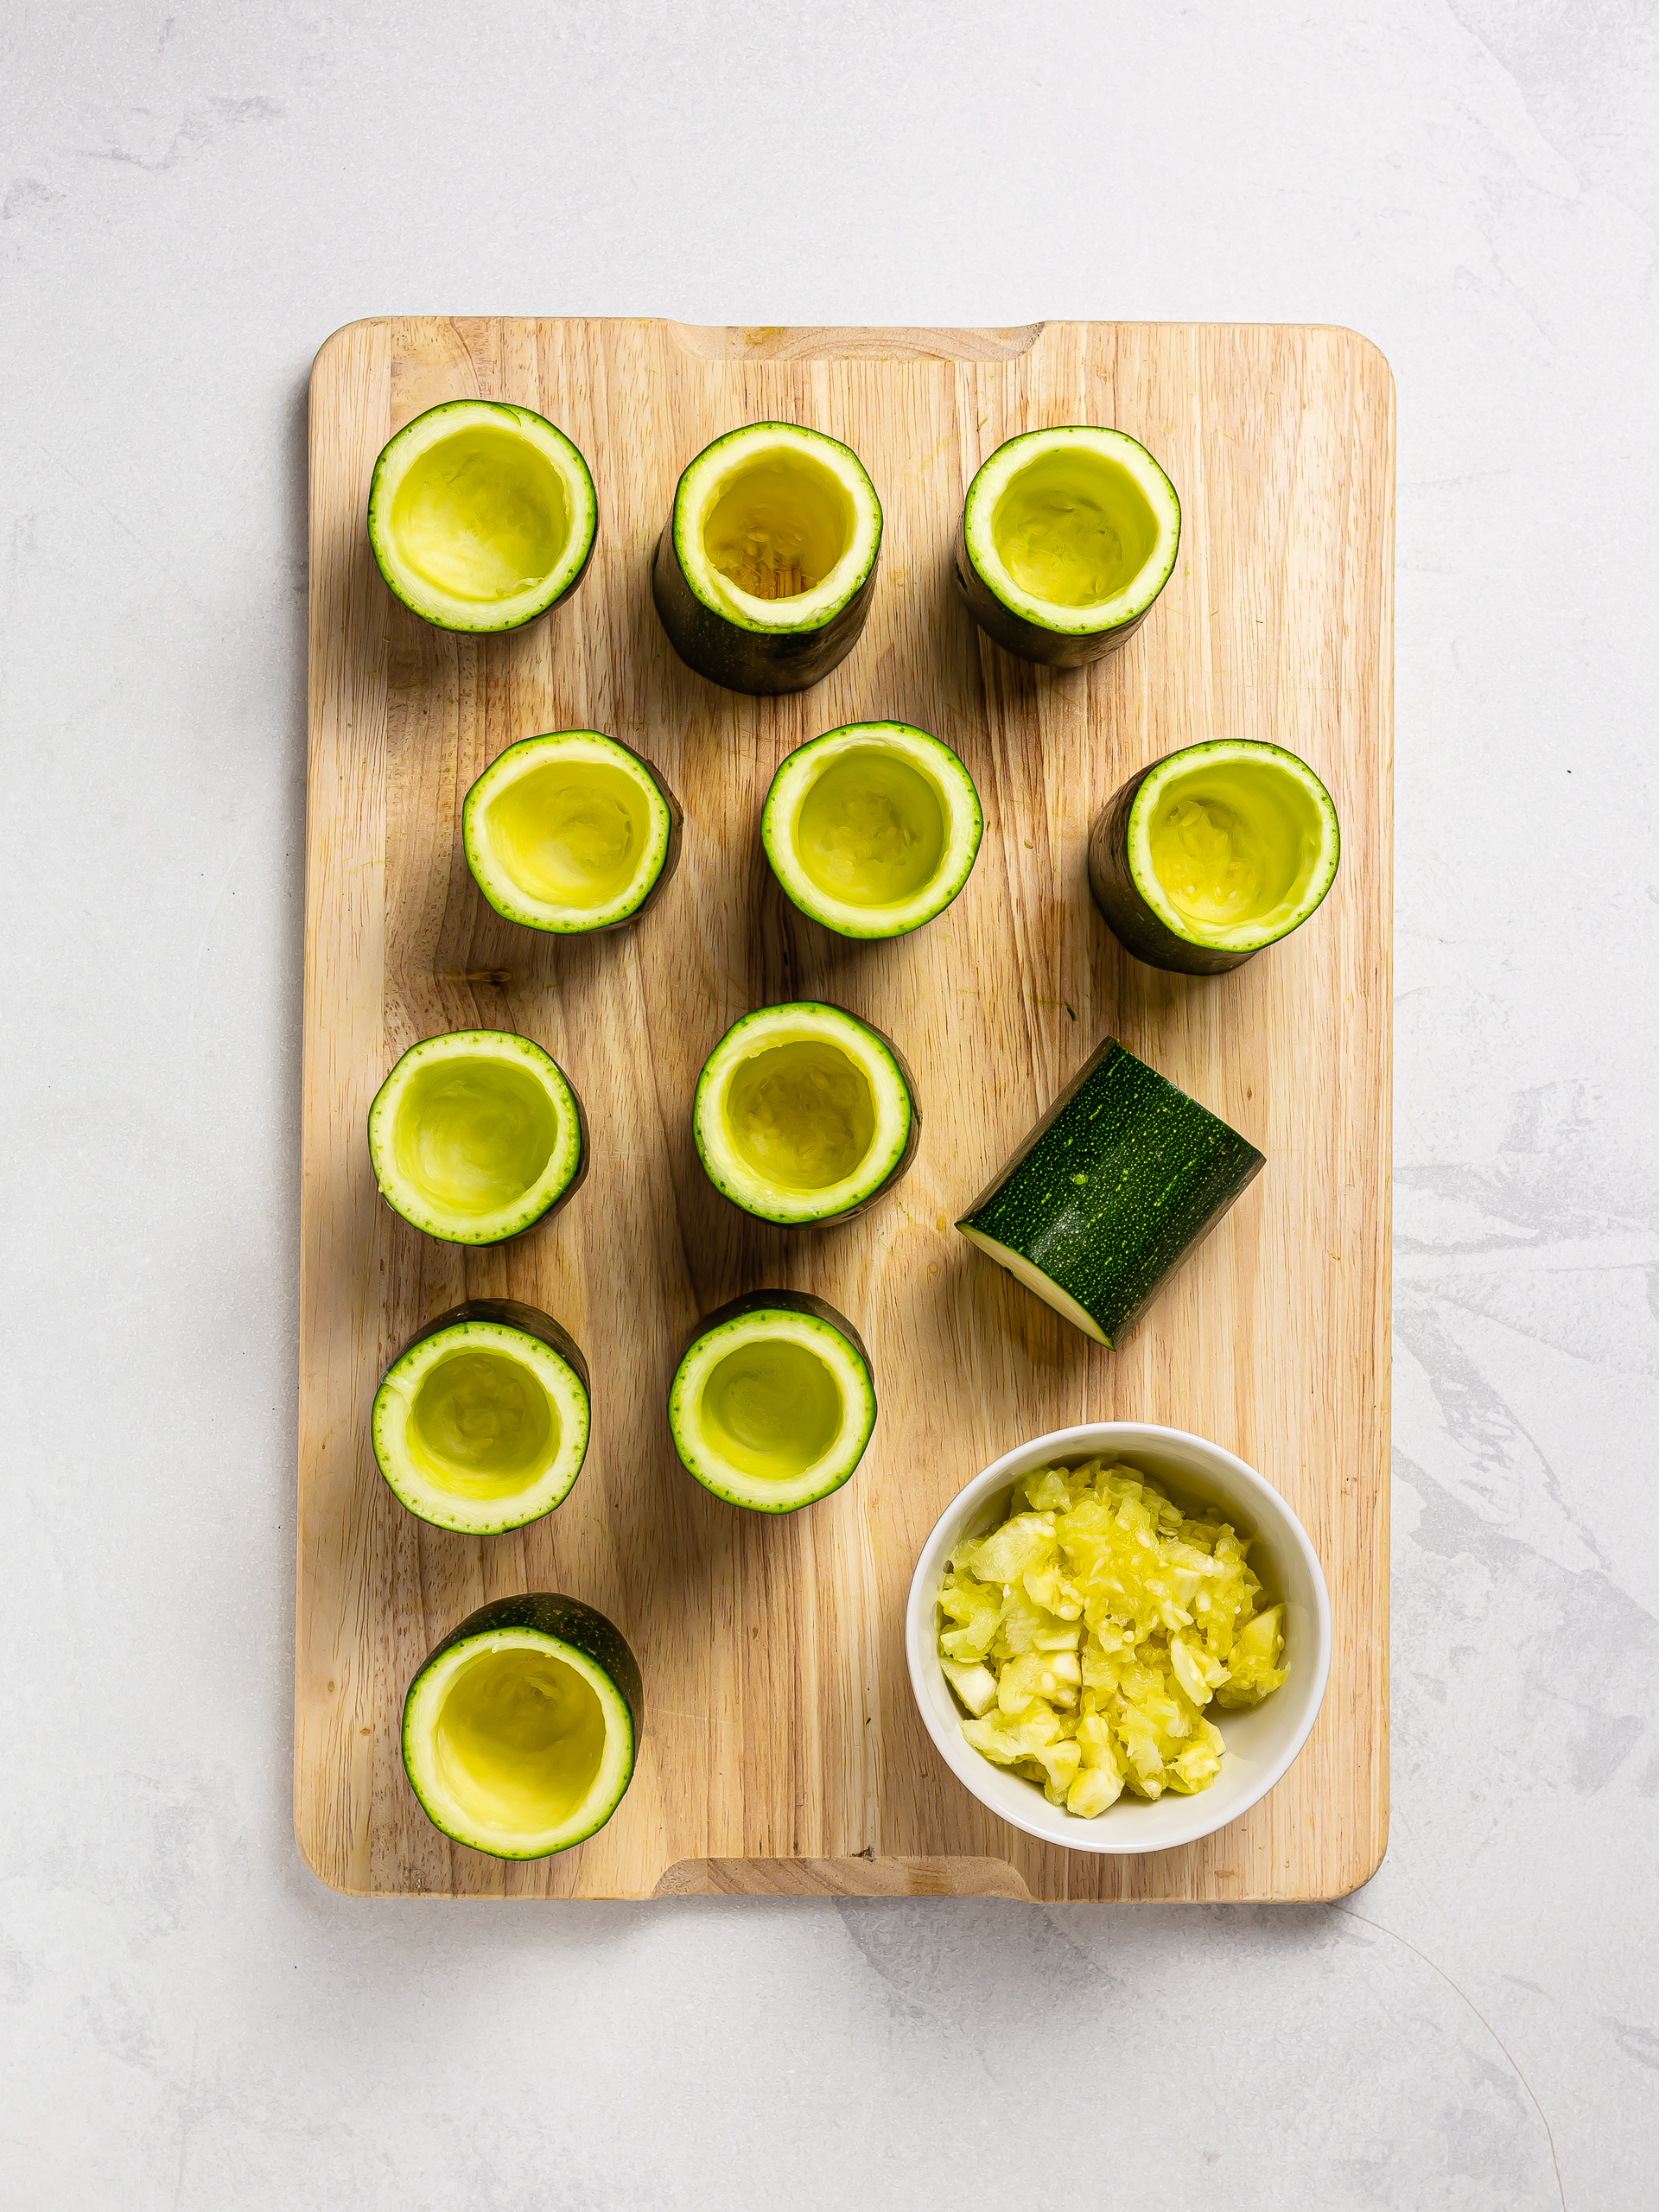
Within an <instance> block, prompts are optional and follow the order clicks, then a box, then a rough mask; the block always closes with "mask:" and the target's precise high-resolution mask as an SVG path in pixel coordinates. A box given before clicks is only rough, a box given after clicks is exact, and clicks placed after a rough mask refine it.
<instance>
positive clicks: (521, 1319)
mask: <svg viewBox="0 0 1659 2212" xmlns="http://www.w3.org/2000/svg"><path fill="white" fill-rule="evenodd" d="M465 1321H493V1322H494V1323H495V1325H497V1327H498V1328H503V1329H518V1331H520V1332H522V1334H524V1336H527V1337H534V1338H536V1339H537V1342H538V1343H540V1344H545V1345H546V1346H547V1348H548V1350H549V1351H556V1352H557V1354H558V1355H559V1357H560V1358H561V1359H562V1360H563V1362H564V1363H565V1365H566V1366H567V1367H569V1368H573V1369H574V1370H575V1373H576V1376H577V1377H578V1379H579V1380H580V1382H581V1383H582V1389H584V1390H586V1391H587V1392H588V1396H589V1397H590V1398H591V1396H592V1395H593V1384H592V1383H591V1382H590V1381H589V1379H588V1363H587V1361H586V1360H585V1359H584V1358H583V1357H582V1348H581V1346H580V1345H579V1344H577V1342H576V1340H575V1338H574V1337H572V1336H570V1335H569V1334H568V1333H567V1332H565V1331H564V1330H563V1329H562V1328H561V1327H560V1326H559V1325H558V1323H557V1322H556V1320H555V1319H553V1317H552V1315H551V1314H550V1313H543V1312H542V1310H541V1308H540V1306H525V1305H523V1304H521V1303H520V1301H519V1300H518V1299H516V1298H469V1299H467V1300H466V1302H465V1303H464V1304H463V1305H461V1306H451V1307H450V1308H449V1311H448V1313H440V1314H438V1315H436V1316H435V1319H432V1320H430V1321H429V1322H428V1323H427V1324H426V1326H425V1327H424V1328H423V1329H416V1332H415V1333H414V1335H413V1336H412V1337H411V1338H410V1340H409V1342H408V1343H407V1344H405V1345H404V1348H403V1350H402V1351H400V1352H399V1353H398V1355H397V1359H406V1358H407V1357H409V1355H410V1352H412V1351H414V1349H415V1347H416V1344H424V1343H425V1342H426V1340H427V1338H429V1337H435V1336H437V1335H439V1334H440V1333H441V1332H442V1331H443V1330H445V1329H454V1328H458V1327H459V1326H460V1325H461V1323H462V1322H465ZM397 1359H394V1360H391V1361H389V1362H388V1363H387V1370H386V1371H387V1373H388V1374H390V1373H391V1369H392V1368H394V1367H396V1365H397Z"/></svg>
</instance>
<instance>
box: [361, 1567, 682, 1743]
mask: <svg viewBox="0 0 1659 2212" xmlns="http://www.w3.org/2000/svg"><path fill="white" fill-rule="evenodd" d="M508 1628H528V1629H534V1630H536V1631H537V1634H538V1635H542V1636H551V1637H556V1638H557V1639H558V1641H559V1642H560V1643H568V1644H569V1645H571V1646H572V1648H573V1649H575V1650H577V1651H582V1652H585V1653H586V1654H587V1656H588V1658H590V1659H591V1660H592V1661H593V1662H594V1665H595V1666H596V1667H597V1668H598V1669H600V1671H601V1674H603V1675H605V1677H606V1678H607V1681H610V1682H611V1683H612V1684H613V1686H614V1687H615V1688H616V1689H617V1691H618V1692H619V1694H620V1696H621V1699H622V1702H623V1703H624V1704H625V1705H626V1707H627V1708H628V1720H629V1724H630V1726H631V1727H632V1734H633V1741H632V1748H631V1753H630V1758H629V1766H630V1768H632V1764H633V1760H634V1759H635V1758H637V1757H638V1756H639V1738H640V1737H641V1735H642V1734H643V1733H644V1732H645V1684H644V1682H643V1681H642V1680H641V1678H640V1674H639V1661H638V1660H637V1659H636V1658H635V1657H634V1656H633V1654H632V1651H631V1650H630V1649H628V1646H627V1643H626V1641H625V1639H624V1637H623V1635H622V1631H621V1630H620V1629H619V1628H617V1627H616V1626H615V1625H614V1624H613V1623H612V1622H610V1621H608V1620H607V1619H606V1618H605V1616H604V1614H603V1613H601V1612H597V1611H594V1607H593V1606H592V1605H583V1604H582V1600H581V1599H580V1598H563V1597H560V1596H558V1595H557V1594H556V1592H551V1591H546V1590H531V1591H527V1592H524V1595H523V1596H522V1597H518V1598H497V1599H493V1601H492V1602H491V1603H490V1604H489V1605H480V1607H479V1609H478V1611H476V1612H475V1613H468V1614H467V1618H466V1619H465V1620H464V1621H462V1622H461V1625H460V1627H459V1628H455V1629H452V1630H450V1632H449V1634H448V1636H446V1637H444V1639H443V1642H442V1643H439V1644H435V1645H434V1646H433V1648H432V1649H431V1650H430V1651H429V1652H428V1653H427V1655H426V1657H425V1658H424V1659H423V1661H422V1662H421V1664H420V1666H419V1667H418V1668H417V1669H416V1673H415V1675H414V1677H413V1679H412V1680H411V1681H410V1685H409V1689H408V1691H407V1693H406V1694H405V1695H404V1714H405V1716H407V1714H408V1711H409V1700H410V1698H411V1697H413V1696H414V1694H415V1686H416V1683H417V1682H418V1681H420V1679H421V1676H422V1675H423V1674H425V1672H426V1670H427V1669H428V1668H429V1667H430V1666H431V1665H432V1663H433V1662H434V1661H435V1660H437V1659H441V1658H442V1656H443V1655H444V1653H445V1652H446V1651H453V1650H454V1648H455V1646H456V1644H458V1643H471V1642H472V1641H473V1639H474V1637H480V1636H493V1635H495V1634H496V1633H497V1632H498V1631H499V1630H501V1629H508Z"/></svg>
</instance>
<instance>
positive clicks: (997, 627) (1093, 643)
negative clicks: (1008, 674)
mask: <svg viewBox="0 0 1659 2212" xmlns="http://www.w3.org/2000/svg"><path fill="white" fill-rule="evenodd" d="M951 572H952V574H953V575H954V576H955V578H956V582H957V590H958V591H959V592H960V593H961V594H962V597H963V601H964V603H965V605H966V606H967V608H968V612H969V613H970V614H971V615H972V616H973V618H974V620H975V621H976V622H977V623H978V625H979V626H980V628H981V629H982V631H983V632H985V635H986V636H987V637H988V639H990V640H991V642H992V644H993V645H1001V648H1002V650H1003V652H1005V653H1013V654H1014V657H1015V658H1016V659H1019V660H1034V661H1038V662H1039V663H1040V664H1042V666H1043V667H1045V668H1086V667H1087V666H1088V665H1089V664H1090V662H1091V661H1096V660H1101V659H1103V658H1104V657H1105V655H1106V654H1108V653H1115V652H1116V651H1117V649H1118V647H1119V646H1120V645H1127V644H1128V641H1129V639H1131V638H1132V637H1133V636H1134V635H1135V632H1136V631H1137V630H1138V629H1139V628H1140V627H1141V624H1142V623H1143V622H1144V621H1145V620H1146V619H1147V615H1148V614H1150V613H1151V612H1152V607H1155V606H1156V605H1157V604H1158V602H1157V601H1156V600H1154V601H1153V602H1152V607H1142V608H1141V612H1140V613H1139V614H1136V615H1135V616H1133V617H1132V618H1131V619H1130V620H1128V621H1127V622H1120V623H1119V624H1118V626H1117V627H1116V629H1114V630H1089V631H1085V632H1082V633H1081V634H1079V633H1077V632H1065V631H1060V630H1050V629H1046V628H1045V627H1044V626H1043V625H1042V624H1041V623H1040V622H1027V620H1026V618H1025V616H1024V615H1023V614H1016V613H1014V609H1013V608H1012V607H1005V606H1004V605H1003V603H1002V601H1001V600H1000V599H999V598H998V597H997V595H996V594H995V592H994V591H993V590H992V589H991V588H990V586H989V585H988V583H987V582H986V581H985V579H984V578H983V576H982V575H980V573H979V570H978V569H976V567H975V566H974V564H973V562H972V560H971V559H970V558H969V552H968V529H967V516H966V512H965V510H964V512H963V519H962V520H961V521H960V522H958V523H957V557H956V560H955V562H954V563H953V564H952V570H951Z"/></svg>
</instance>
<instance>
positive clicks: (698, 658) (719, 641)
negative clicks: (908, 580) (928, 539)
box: [651, 521, 881, 698]
mask: <svg viewBox="0 0 1659 2212" xmlns="http://www.w3.org/2000/svg"><path fill="white" fill-rule="evenodd" d="M880 558H881V555H880V547H879V546H878V548H877V550H876V555H875V558H874V560H873V561H872V562H871V563H870V565H869V569H868V574H867V575H865V578H864V581H863V582H862V583H861V584H860V585H858V586H857V588H855V591H854V592H853V594H852V596H851V597H850V598H849V599H846V600H843V601H842V604H841V606H840V607H837V608H836V612H835V613H833V614H832V615H831V616H830V617H829V620H828V621H827V622H825V623H823V624H822V625H821V626H819V627H818V628H817V629H816V630H782V631H779V630H746V629H744V628H743V626H742V625H741V623H737V622H728V621H727V620H726V619H725V617H724V616H723V615H720V614H716V613H715V610H714V608H713V607H707V606H705V605H704V604H703V602H702V600H700V599H699V598H698V597H697V595H696V592H694V591H693V590H692V588H691V587H690V584H689V583H688V582H687V581H686V575H685V570H684V569H683V568H682V567H681V566H680V556H679V551H678V549H677V546H676V545H675V543H674V525H673V523H672V521H670V522H669V523H668V524H666V525H665V526H664V531H663V534H662V536H661V537H659V538H658V541H657V553H656V557H655V559H654V560H653V561H652V564H651V595H652V599H653V600H654V601H656V604H657V613H658V617H659V618H660V620H661V622H662V626H663V627H664V630H665V631H666V632H668V642H669V643H670V645H672V646H673V648H674V650H675V652H677V654H678V655H679V657H680V658H681V659H682V660H683V662H684V663H685V664H686V666H687V667H688V668H690V669H692V670H695V671H696V674H697V675H699V676H704V677H708V679H709V683H718V684H721V686H723V688H724V689H725V690H728V691H743V692H747V693H748V694H749V695H750V696H752V697H756V698H765V697H768V696H772V695H773V694H775V693H779V692H784V691H808V690H810V689H811V687H812V686H813V684H815V683H823V679H824V677H826V676H828V675H829V671H830V670H831V669H832V668H838V667H839V666H840V665H841V664H842V661H844V660H845V659H846V658H847V656H848V654H849V652H851V651H852V650H853V647H854V646H855V645H856V644H857V643H858V639H859V633H860V632H861V630H862V629H863V627H864V625H865V623H866V621H867V620H868V619H869V612H870V596H871V594H872V592H873V591H874V588H875V572H876V569H877V568H878V566H879V565H880Z"/></svg>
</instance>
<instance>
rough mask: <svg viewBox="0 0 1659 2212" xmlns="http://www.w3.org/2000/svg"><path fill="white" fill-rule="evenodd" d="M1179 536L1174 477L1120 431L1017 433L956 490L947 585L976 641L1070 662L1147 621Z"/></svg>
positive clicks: (1103, 649)
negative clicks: (964, 495)
mask: <svg viewBox="0 0 1659 2212" xmlns="http://www.w3.org/2000/svg"><path fill="white" fill-rule="evenodd" d="M1180 542H1181V503H1180V501H1179V499H1177V497H1176V496H1175V486H1173V484H1172V483H1171V482H1170V480H1169V479H1168V477H1167V476H1166V475H1165V474H1164V472H1163V470H1162V469H1161V468H1160V467H1159V466H1158V463H1157V462H1156V461H1154V459H1153V457H1152V455H1151V454H1149V453H1148V452H1147V449H1146V448H1145V447H1144V446H1143V445H1141V444H1139V443H1137V442H1136V441H1135V439H1134V438H1131V437H1129V436H1128V435H1126V434H1125V433H1124V432H1123V431H1122V430H1103V429H1088V428H1084V427H1080V426H1074V427H1067V428H1065V429H1056V430H1027V432H1025V434H1024V435H1022V436H1020V437H1017V438H1010V439H1009V440H1008V441H1007V444H1006V445H1000V446H999V447H998V448H997V449H996V451H995V453H994V454H992V455H991V457H990V459H989V460H988V461H986V462H985V463H984V465H983V466H982V468H981V469H980V471H979V474H977V475H976V477H975V479H974V480H973V482H972V483H971V484H970V485H969V487H968V499H967V502H966V504H965V505H964V506H963V512H962V526H961V528H960V530H959V531H958V532H957V583H958V584H959V585H960V586H961V588H962V590H963V595H964V597H965V598H966V600H967V601H968V607H969V612H970V613H972V615H973V618H974V620H975V621H976V622H977V623H978V625H979V626H980V628H981V629H982V630H983V631H984V632H985V634H986V636H987V637H988V638H991V639H995V642H996V643H997V644H998V645H1001V646H1002V647H1003V649H1004V650H1005V651H1006V652H1011V653H1017V654H1018V655H1019V656H1020V658H1021V659H1022V660H1034V661H1041V662H1043V663H1045V664H1046V665H1047V666H1048V667H1050V668H1081V667H1082V666H1083V665H1084V663H1085V662H1087V661H1091V660H1098V659H1099V658H1100V657H1101V655H1102V654H1103V653H1109V652H1112V651H1113V650H1114V649H1115V648H1116V647H1117V646H1118V645H1122V643H1123V641H1124V639H1126V638H1128V636H1130V634H1131V633H1132V632H1134V631H1135V630H1136V629H1137V628H1139V626H1140V625H1141V623H1142V622H1144V621H1145V620H1146V619H1147V614H1148V613H1150V611H1151V608H1152V603H1153V601H1154V600H1155V599H1156V598H1157V596H1158V594H1159V593H1160V591H1162V589H1163V588H1164V586H1165V585H1166V583H1167V582H1169V578H1170V573H1171V571H1172V570H1173V568H1174V566H1175V555H1176V552H1177V550H1178V549H1179V545H1180Z"/></svg>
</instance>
